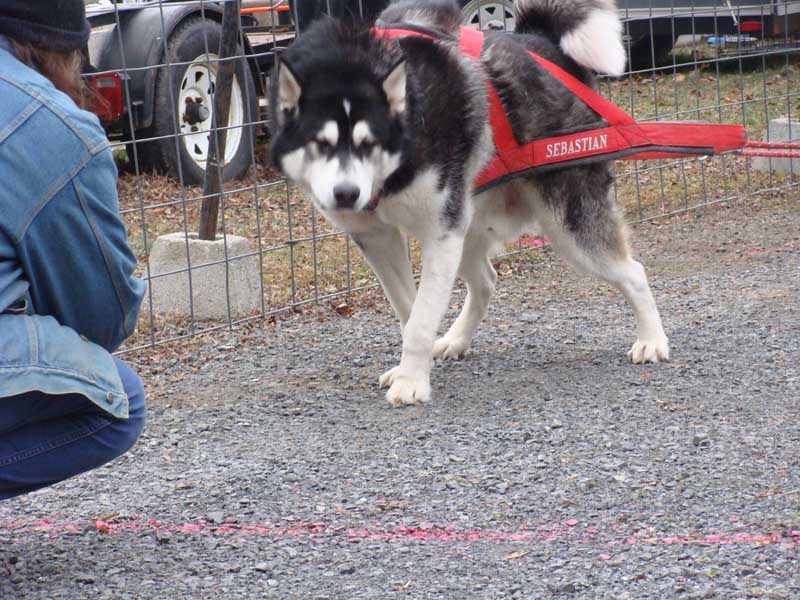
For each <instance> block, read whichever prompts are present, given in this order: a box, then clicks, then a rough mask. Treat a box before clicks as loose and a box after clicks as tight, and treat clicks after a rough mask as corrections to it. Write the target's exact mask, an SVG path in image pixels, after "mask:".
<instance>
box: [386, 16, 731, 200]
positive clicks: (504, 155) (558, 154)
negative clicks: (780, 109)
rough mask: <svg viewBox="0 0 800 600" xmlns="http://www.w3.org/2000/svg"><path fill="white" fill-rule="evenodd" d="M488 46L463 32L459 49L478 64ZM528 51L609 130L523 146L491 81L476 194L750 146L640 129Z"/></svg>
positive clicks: (397, 30) (671, 127)
mask: <svg viewBox="0 0 800 600" xmlns="http://www.w3.org/2000/svg"><path fill="white" fill-rule="evenodd" d="M373 31H375V32H376V33H378V34H379V35H385V36H387V37H389V38H395V37H407V36H417V37H424V38H427V39H432V40H436V39H439V37H440V36H441V34H440V33H438V32H433V31H431V32H426V31H422V30H420V29H419V28H405V27H388V28H385V29H377V28H376V29H375V30H373ZM484 41H485V39H484V34H483V33H482V32H481V31H479V30H477V29H472V28H469V27H461V28H460V32H459V47H460V48H461V51H462V52H463V53H464V54H466V55H467V56H470V57H472V58H473V59H474V60H478V59H479V58H480V55H481V51H482V50H483V45H484ZM526 51H527V52H528V55H529V56H530V57H531V58H533V60H535V61H536V62H537V63H538V64H539V65H541V66H542V67H543V68H544V69H545V70H546V71H547V72H549V73H550V74H551V75H552V76H553V77H555V78H556V79H557V80H558V81H560V82H561V84H562V85H564V86H565V87H566V88H567V89H568V90H570V91H571V92H572V93H573V94H575V96H577V97H578V98H579V99H580V100H581V101H582V102H583V103H584V104H586V106H588V107H589V108H590V109H592V110H593V111H594V112H596V113H597V114H598V115H599V116H600V117H601V118H602V119H604V120H605V121H606V122H607V123H608V125H609V126H608V127H602V128H590V129H587V130H585V131H580V132H577V133H571V134H568V135H561V136H554V137H548V138H542V139H539V140H534V141H532V142H529V143H527V144H523V145H521V144H519V142H518V141H517V139H516V137H515V136H514V132H513V130H512V128H511V123H510V122H509V120H508V116H507V115H506V112H505V109H504V108H503V104H502V102H501V100H500V96H499V95H498V93H497V90H496V89H495V87H494V85H493V84H492V82H491V81H489V80H487V82H486V86H487V95H488V99H489V122H490V125H491V128H492V136H493V139H494V146H495V150H496V155H495V156H494V158H493V159H492V160H491V161H490V162H489V164H488V165H487V166H486V167H485V168H484V170H483V171H482V172H481V173H480V174H479V175H478V178H477V180H476V181H475V187H476V188H477V190H478V191H482V190H484V189H486V188H487V187H489V186H491V185H494V184H496V183H500V182H502V181H506V180H508V179H511V178H513V177H515V176H517V175H519V174H521V173H523V172H527V171H532V170H543V169H553V168H565V167H568V166H574V165H576V164H586V163H590V162H598V161H607V160H613V159H623V160H626V159H627V160H647V159H654V158H677V157H681V156H692V155H697V154H706V155H713V154H717V153H720V152H729V151H731V150H739V149H741V148H743V147H744V145H745V143H746V139H747V133H746V131H745V129H744V127H743V126H741V125H722V124H708V123H693V122H685V121H681V122H666V121H660V122H646V123H637V122H636V121H635V120H634V119H633V117H631V116H630V115H628V113H626V112H625V111H623V110H622V109H621V108H619V107H617V106H615V105H614V104H612V103H611V102H609V101H608V100H606V99H605V98H604V97H603V96H601V95H600V94H599V93H597V92H596V91H594V90H593V89H592V88H590V87H589V86H588V85H586V84H584V83H583V82H581V81H580V80H578V79H577V78H576V77H574V76H573V75H571V74H569V73H567V72H566V71H565V70H564V69H562V68H561V67H559V66H558V65H556V64H554V63H553V62H551V61H549V60H547V59H546V58H543V57H541V56H539V55H538V54H536V53H534V52H531V51H530V50H526Z"/></svg>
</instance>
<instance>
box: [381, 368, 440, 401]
mask: <svg viewBox="0 0 800 600" xmlns="http://www.w3.org/2000/svg"><path fill="white" fill-rule="evenodd" d="M387 375H388V376H389V378H391V380H392V383H391V387H390V388H389V391H388V392H386V400H387V401H388V402H389V404H391V405H392V406H394V407H395V408H397V407H400V406H405V405H407V404H417V403H418V402H427V401H428V400H430V398H431V384H430V380H429V378H428V377H427V376H414V375H408V374H406V373H403V372H402V371H400V367H395V368H394V369H391V370H390V371H387V372H386V373H384V377H386V376H387ZM381 379H383V377H381Z"/></svg>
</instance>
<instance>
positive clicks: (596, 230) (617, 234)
mask: <svg viewBox="0 0 800 600" xmlns="http://www.w3.org/2000/svg"><path fill="white" fill-rule="evenodd" d="M537 179H538V181H537V184H538V186H537V187H539V190H540V191H541V192H542V194H541V195H542V197H543V198H544V200H542V201H539V202H541V204H540V206H539V209H538V210H537V211H536V212H537V218H538V221H539V225H540V226H541V228H542V229H543V230H544V232H545V234H546V235H547V236H548V237H549V238H550V239H551V240H552V242H553V245H554V247H555V249H556V250H557V251H559V252H560V253H561V254H562V255H563V256H564V257H565V258H567V259H568V260H569V261H570V262H571V263H572V264H573V265H574V266H576V267H577V268H578V269H579V270H583V271H587V272H589V273H590V274H592V275H595V276H597V277H599V278H601V279H602V280H604V281H606V282H607V283H609V284H610V285H612V286H614V287H615V288H616V289H618V290H619V291H620V292H622V294H623V296H625V299H626V300H627V301H628V303H629V304H630V305H631V307H632V309H633V313H634V316H635V318H636V334H637V339H636V342H635V343H634V344H633V346H632V347H631V349H630V351H629V352H628V357H629V358H630V360H631V361H632V362H634V363H647V362H659V361H662V360H668V359H669V341H668V339H667V336H666V334H665V333H664V328H663V326H662V324H661V316H660V315H659V313H658V308H657V307H656V302H655V300H654V299H653V293H652V292H651V290H650V285H649V284H648V281H647V275H646V274H645V271H644V267H642V265H641V264H640V263H638V262H637V261H635V260H634V259H633V258H632V257H631V253H630V247H629V245H628V240H627V235H626V230H625V225H624V222H623V221H622V216H621V213H620V211H619V209H618V208H617V207H616V206H615V204H614V201H613V198H612V195H611V192H610V181H611V180H610V177H609V172H608V171H606V170H604V167H603V165H595V166H593V167H588V168H586V169H571V170H570V171H569V172H567V173H561V174H558V173H553V174H548V177H539V178H537Z"/></svg>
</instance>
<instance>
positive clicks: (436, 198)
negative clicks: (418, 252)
mask: <svg viewBox="0 0 800 600" xmlns="http://www.w3.org/2000/svg"><path fill="white" fill-rule="evenodd" d="M439 181H440V176H439V173H438V171H437V170H436V169H434V168H430V169H427V170H425V171H423V172H422V173H420V174H419V175H417V176H416V177H415V178H414V179H413V181H412V182H411V184H410V185H408V186H407V187H405V188H404V189H403V190H401V191H400V192H398V193H396V194H390V195H388V196H384V197H381V198H380V200H379V202H378V207H377V208H376V209H375V215H376V216H377V217H378V219H380V220H381V221H382V222H384V223H388V224H390V225H393V226H395V227H400V228H401V229H403V230H405V231H406V232H407V233H409V234H411V235H412V236H413V237H415V238H417V239H418V240H425V239H428V238H429V237H431V236H432V235H438V234H439V233H440V232H441V231H442V229H443V228H444V226H445V225H444V218H443V216H444V208H445V205H446V203H447V197H448V193H449V191H448V189H447V188H445V189H443V190H439V189H438V187H439Z"/></svg>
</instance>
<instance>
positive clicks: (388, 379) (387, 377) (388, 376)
mask: <svg viewBox="0 0 800 600" xmlns="http://www.w3.org/2000/svg"><path fill="white" fill-rule="evenodd" d="M399 372H400V365H398V366H396V367H392V368H391V369H389V370H388V371H386V373H384V374H383V375H381V376H380V377H379V378H378V383H379V384H380V386H381V387H382V388H388V387H391V385H392V384H393V383H394V380H395V379H396V378H397V374H398V373H399Z"/></svg>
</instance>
